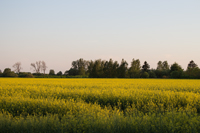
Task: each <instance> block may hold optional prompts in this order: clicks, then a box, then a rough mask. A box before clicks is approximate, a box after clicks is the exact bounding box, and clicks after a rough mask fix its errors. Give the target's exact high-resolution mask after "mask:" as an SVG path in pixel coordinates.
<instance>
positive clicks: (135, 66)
mask: <svg viewBox="0 0 200 133" xmlns="http://www.w3.org/2000/svg"><path fill="white" fill-rule="evenodd" d="M140 69H141V66H140V60H139V59H137V60H134V59H133V60H132V62H131V67H130V68H129V70H128V73H129V76H130V78H139V77H140Z"/></svg>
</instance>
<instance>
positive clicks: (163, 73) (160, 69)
mask: <svg viewBox="0 0 200 133" xmlns="http://www.w3.org/2000/svg"><path fill="white" fill-rule="evenodd" d="M155 74H156V77H158V78H162V77H167V76H169V65H168V62H167V61H164V62H162V61H159V62H158V63H157V69H156V71H155Z"/></svg>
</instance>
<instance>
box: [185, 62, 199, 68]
mask: <svg viewBox="0 0 200 133" xmlns="http://www.w3.org/2000/svg"><path fill="white" fill-rule="evenodd" d="M196 67H198V66H197V64H196V63H194V61H193V60H191V61H190V63H189V64H188V67H187V69H193V68H196Z"/></svg>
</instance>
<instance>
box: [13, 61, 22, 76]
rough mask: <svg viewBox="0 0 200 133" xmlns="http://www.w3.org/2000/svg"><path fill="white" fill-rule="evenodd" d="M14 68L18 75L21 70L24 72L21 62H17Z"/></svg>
mask: <svg viewBox="0 0 200 133" xmlns="http://www.w3.org/2000/svg"><path fill="white" fill-rule="evenodd" d="M13 67H14V68H15V70H14V71H15V72H16V73H19V72H20V71H21V70H22V67H21V62H17V63H15V64H14V65H13Z"/></svg>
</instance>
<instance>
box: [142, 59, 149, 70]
mask: <svg viewBox="0 0 200 133" xmlns="http://www.w3.org/2000/svg"><path fill="white" fill-rule="evenodd" d="M149 68H150V65H149V64H148V63H147V62H146V61H145V62H144V65H143V66H142V71H143V72H148V71H149Z"/></svg>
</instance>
